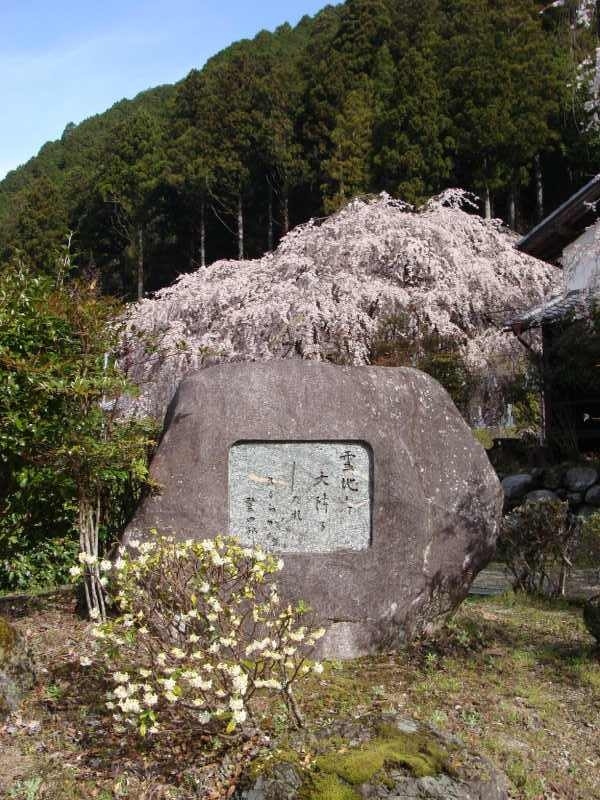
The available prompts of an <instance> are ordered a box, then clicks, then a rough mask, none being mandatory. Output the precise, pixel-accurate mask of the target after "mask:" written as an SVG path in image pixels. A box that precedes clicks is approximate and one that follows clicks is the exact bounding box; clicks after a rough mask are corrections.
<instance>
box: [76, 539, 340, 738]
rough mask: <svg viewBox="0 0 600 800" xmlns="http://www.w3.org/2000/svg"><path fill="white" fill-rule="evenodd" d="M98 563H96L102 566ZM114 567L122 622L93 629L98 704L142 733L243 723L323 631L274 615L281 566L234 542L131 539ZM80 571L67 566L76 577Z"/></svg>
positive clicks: (306, 664)
mask: <svg viewBox="0 0 600 800" xmlns="http://www.w3.org/2000/svg"><path fill="white" fill-rule="evenodd" d="M104 563H105V562H103V564H104ZM106 563H108V565H109V567H110V568H111V569H112V573H113V577H112V588H113V589H114V592H113V595H112V598H113V600H114V602H115V604H116V606H117V608H118V609H119V610H120V612H121V613H120V616H119V617H118V618H116V619H110V620H109V621H108V622H105V623H102V624H99V625H95V626H94V627H93V629H92V637H93V640H94V654H93V656H92V658H90V656H88V655H84V656H83V657H82V659H81V663H82V664H83V665H89V664H91V663H93V662H94V661H95V662H98V663H100V664H102V665H103V667H104V668H105V669H106V670H107V672H108V673H109V675H110V678H111V680H112V684H113V686H112V688H111V689H110V690H109V691H108V694H107V700H106V705H107V708H108V709H109V710H110V711H111V714H112V718H113V721H114V723H115V724H117V725H129V726H131V727H134V728H136V729H137V730H138V731H139V732H140V733H141V734H142V735H146V734H156V733H158V732H159V731H160V730H161V727H164V729H165V730H167V731H168V730H169V729H172V727H173V726H174V725H180V724H183V723H187V724H189V725H192V726H207V725H209V724H211V725H212V726H213V728H214V729H215V730H218V729H220V728H222V727H224V728H225V729H226V730H227V732H229V733H230V732H232V731H234V730H235V728H236V727H237V726H239V725H241V724H242V723H244V722H245V721H246V719H247V716H248V710H249V705H248V704H249V702H250V700H251V698H252V697H253V695H254V694H255V692H256V691H257V690H271V691H275V692H278V693H281V694H282V696H283V697H284V699H285V700H286V702H288V701H290V699H291V694H290V687H291V686H292V684H293V683H294V682H295V681H296V680H298V679H299V678H300V677H302V676H303V675H306V674H308V673H309V672H310V671H311V670H312V671H313V672H315V673H317V674H318V673H320V672H321V671H322V669H323V668H322V666H321V665H320V664H319V663H312V662H310V661H309V660H307V656H308V655H309V654H310V652H311V651H312V650H313V649H314V647H315V645H316V643H317V641H318V640H319V639H320V638H321V637H322V636H324V634H325V630H324V629H322V628H321V629H311V628H310V627H308V625H306V624H302V623H301V618H302V616H303V615H304V614H305V613H306V609H305V608H304V607H303V605H302V604H299V605H298V606H297V607H295V608H294V607H292V606H291V605H287V606H284V607H282V604H281V600H280V597H279V594H278V591H277V584H276V583H274V581H273V576H274V575H275V574H276V573H277V572H278V571H280V570H281V569H282V567H283V561H282V560H281V559H278V558H275V557H274V556H271V555H269V554H267V553H265V552H263V551H262V550H261V549H260V548H243V547H241V546H240V545H239V544H238V543H237V541H236V540H234V539H232V538H222V537H217V538H216V539H214V540H212V539H205V540H203V541H199V540H186V541H175V540H174V539H173V538H172V537H158V536H156V537H154V538H152V539H150V540H148V541H144V542H140V541H137V540H130V541H129V542H128V543H127V548H121V550H120V553H119V557H118V558H117V559H116V561H115V562H114V564H111V563H110V562H106ZM79 569H80V567H75V568H74V571H75V570H79Z"/></svg>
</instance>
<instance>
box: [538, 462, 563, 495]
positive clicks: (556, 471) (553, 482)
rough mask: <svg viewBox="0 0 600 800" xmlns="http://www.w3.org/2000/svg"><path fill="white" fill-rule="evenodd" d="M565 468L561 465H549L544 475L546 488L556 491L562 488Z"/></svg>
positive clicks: (543, 483)
mask: <svg viewBox="0 0 600 800" xmlns="http://www.w3.org/2000/svg"><path fill="white" fill-rule="evenodd" d="M563 475H564V473H563V470H561V469H560V468H559V467H548V469H545V470H544V473H543V475H542V486H543V487H544V489H551V490H553V491H555V490H556V489H560V487H561V485H562V482H563Z"/></svg>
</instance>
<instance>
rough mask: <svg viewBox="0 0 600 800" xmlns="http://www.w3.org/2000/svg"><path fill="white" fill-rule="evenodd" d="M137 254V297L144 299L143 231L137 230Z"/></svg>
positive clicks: (141, 229)
mask: <svg viewBox="0 0 600 800" xmlns="http://www.w3.org/2000/svg"><path fill="white" fill-rule="evenodd" d="M137 250H138V253H137V257H138V259H137V297H138V300H141V299H142V298H143V297H144V229H143V228H142V227H141V226H140V227H139V228H138V248H137Z"/></svg>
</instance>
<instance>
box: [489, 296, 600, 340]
mask: <svg viewBox="0 0 600 800" xmlns="http://www.w3.org/2000/svg"><path fill="white" fill-rule="evenodd" d="M599 302H600V294H599V293H597V292H590V291H586V290H582V289H580V290H576V291H572V292H568V293H567V294H561V295H558V296H556V297H552V298H551V299H550V300H548V301H547V302H546V303H543V304H542V305H539V306H535V307H534V308H530V309H529V310H528V311H525V312H524V313H523V314H520V315H519V316H518V317H514V319H511V320H510V321H509V322H507V323H506V325H505V330H511V331H512V332H513V333H516V334H519V333H523V332H524V331H528V330H529V329H530V328H539V327H541V326H542V325H553V324H554V323H556V322H560V321H561V320H564V319H567V318H570V319H581V318H582V317H586V316H588V315H589V314H590V313H591V310H592V308H593V307H594V306H595V305H596V304H597V303H599Z"/></svg>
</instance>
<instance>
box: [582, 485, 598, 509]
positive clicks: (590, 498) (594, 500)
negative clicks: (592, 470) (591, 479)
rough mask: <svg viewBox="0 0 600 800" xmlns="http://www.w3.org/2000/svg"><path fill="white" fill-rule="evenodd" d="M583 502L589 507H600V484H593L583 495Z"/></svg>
mask: <svg viewBox="0 0 600 800" xmlns="http://www.w3.org/2000/svg"><path fill="white" fill-rule="evenodd" d="M585 502H586V503H587V504H588V505H590V506H600V484H595V486H592V488H591V489H588V490H587V492H586V493H585Z"/></svg>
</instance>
